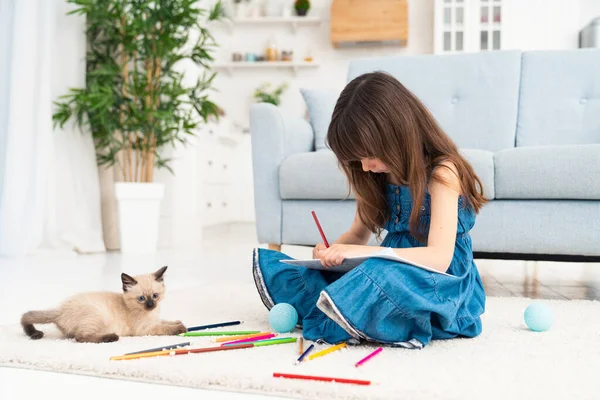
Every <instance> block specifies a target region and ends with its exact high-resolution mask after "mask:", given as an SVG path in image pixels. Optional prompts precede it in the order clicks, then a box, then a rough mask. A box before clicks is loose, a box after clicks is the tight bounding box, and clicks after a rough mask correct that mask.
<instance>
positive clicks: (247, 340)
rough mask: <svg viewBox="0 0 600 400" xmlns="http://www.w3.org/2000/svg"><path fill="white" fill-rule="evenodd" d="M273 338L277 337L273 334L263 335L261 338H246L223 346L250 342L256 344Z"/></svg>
mask: <svg viewBox="0 0 600 400" xmlns="http://www.w3.org/2000/svg"><path fill="white" fill-rule="evenodd" d="M272 337H275V334H273V333H268V334H266V335H261V336H253V337H250V338H246V339H239V340H233V341H231V342H225V343H223V344H221V346H225V345H226V344H236V343H249V342H256V341H257V340H263V339H271V338H272Z"/></svg>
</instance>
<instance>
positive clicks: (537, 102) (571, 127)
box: [517, 49, 600, 146]
mask: <svg viewBox="0 0 600 400" xmlns="http://www.w3.org/2000/svg"><path fill="white" fill-rule="evenodd" d="M522 69H523V72H522V74H523V75H522V79H521V94H520V100H519V121H518V124H517V146H545V145H559V144H591V143H600V50H598V49H585V50H571V51H536V52H527V53H524V54H523V67H522Z"/></svg>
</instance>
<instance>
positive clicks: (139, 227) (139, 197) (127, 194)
mask: <svg viewBox="0 0 600 400" xmlns="http://www.w3.org/2000/svg"><path fill="white" fill-rule="evenodd" d="M164 193H165V185H164V184H162V183H137V182H136V183H129V182H127V183H125V182H123V183H122V182H119V183H116V184H115V195H116V197H117V203H118V205H119V236H120V241H121V252H122V253H152V252H155V251H156V247H157V243H158V225H159V219H160V202H161V200H162V198H163V196H164Z"/></svg>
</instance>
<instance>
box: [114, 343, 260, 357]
mask: <svg viewBox="0 0 600 400" xmlns="http://www.w3.org/2000/svg"><path fill="white" fill-rule="evenodd" d="M251 347H254V345H253V344H252V343H241V344H236V345H233V346H226V347H221V346H216V347H204V348H200V349H180V350H164V351H153V352H150V353H140V354H130V355H124V356H114V357H111V358H110V359H111V360H136V359H138V358H148V357H157V356H170V355H173V356H179V355H183V354H192V353H208V352H211V351H221V350H236V349H249V348H251Z"/></svg>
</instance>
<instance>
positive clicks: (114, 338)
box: [101, 333, 119, 343]
mask: <svg viewBox="0 0 600 400" xmlns="http://www.w3.org/2000/svg"><path fill="white" fill-rule="evenodd" d="M117 340H119V335H117V334H116V333H109V334H108V335H104V336H102V338H101V341H102V343H111V342H116V341H117Z"/></svg>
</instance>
